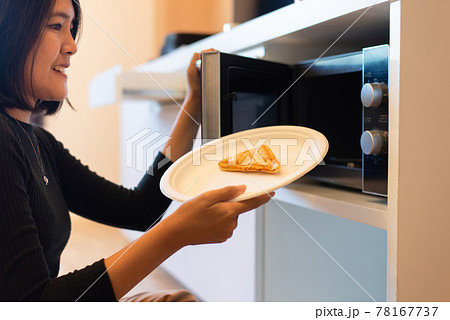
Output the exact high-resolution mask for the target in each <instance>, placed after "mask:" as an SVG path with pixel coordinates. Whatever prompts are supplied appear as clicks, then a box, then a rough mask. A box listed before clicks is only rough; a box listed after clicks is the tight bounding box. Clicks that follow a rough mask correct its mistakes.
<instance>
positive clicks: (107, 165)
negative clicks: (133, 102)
mask: <svg viewBox="0 0 450 320" xmlns="http://www.w3.org/2000/svg"><path fill="white" fill-rule="evenodd" d="M81 5H82V7H83V9H84V23H83V33H82V37H81V41H80V43H79V48H78V53H77V54H76V55H75V56H74V57H73V58H72V61H71V67H70V68H69V70H68V75H69V98H70V100H71V102H72V104H73V105H74V107H75V108H76V111H73V110H71V109H70V108H69V107H68V106H67V105H64V106H63V109H62V110H61V112H60V113H59V114H58V115H56V116H53V117H50V118H47V119H46V122H45V125H46V127H47V129H48V130H50V131H51V132H52V133H53V134H54V135H55V136H56V137H57V139H59V140H60V141H62V142H63V143H64V145H65V146H66V147H67V148H69V149H70V151H71V152H72V154H74V155H75V156H76V157H78V158H80V159H81V160H82V161H83V163H85V164H88V165H89V166H90V168H91V169H92V170H94V171H96V172H97V173H99V174H100V175H102V176H104V177H106V178H108V179H110V180H112V181H114V182H118V180H119V169H118V168H119V120H120V119H119V108H118V104H115V105H111V106H107V107H102V108H99V109H92V108H89V106H88V83H89V81H90V80H91V79H92V77H94V76H95V75H96V74H97V73H99V72H102V71H104V70H106V69H108V68H110V67H112V66H114V65H116V64H121V65H122V66H123V68H124V69H130V68H132V67H134V66H136V63H135V61H137V62H138V63H143V62H145V61H148V60H150V59H151V58H154V57H157V56H158V53H159V51H160V48H161V46H162V43H163V41H164V37H165V34H167V33H170V32H207V33H214V32H217V31H220V29H221V26H222V24H223V23H224V22H226V21H230V17H231V13H232V1H231V0H212V1H211V0H209V1H208V0H189V1H187V0H95V1H88V0H84V1H83V0H81ZM108 34H109V35H110V36H111V37H112V38H113V39H114V40H112V39H111V37H110V36H108ZM116 42H117V43H116ZM118 44H120V46H122V47H123V48H124V49H125V51H126V52H124V50H122V49H121V48H120V47H119V45H118Z"/></svg>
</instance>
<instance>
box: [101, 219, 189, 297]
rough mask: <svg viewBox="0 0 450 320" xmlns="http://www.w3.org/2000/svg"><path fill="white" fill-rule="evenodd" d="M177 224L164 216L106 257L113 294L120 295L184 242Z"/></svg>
mask: <svg viewBox="0 0 450 320" xmlns="http://www.w3.org/2000/svg"><path fill="white" fill-rule="evenodd" d="M176 234H177V231H176V226H175V225H173V223H171V221H170V219H166V220H163V221H161V222H160V223H158V224H157V225H156V226H155V227H153V228H152V229H150V230H149V231H147V232H146V233H144V234H143V235H142V236H141V237H140V238H138V239H137V240H135V241H134V242H132V243H131V244H129V245H128V246H127V247H125V248H123V249H122V250H120V251H119V252H117V253H115V254H114V255H112V256H111V257H109V258H107V259H105V266H106V269H107V273H108V276H109V278H110V281H111V284H112V287H113V290H114V293H115V296H116V298H117V299H120V298H122V297H123V296H124V295H125V294H126V293H127V292H128V291H130V290H131V289H132V288H133V287H134V286H135V285H137V284H138V283H139V282H140V281H141V280H143V279H144V278H145V277H146V276H147V275H148V274H149V273H150V272H152V271H153V270H154V269H156V268H157V267H158V266H159V265H160V264H161V263H162V262H163V261H164V260H166V259H167V258H169V257H170V256H171V255H172V254H174V253H175V252H176V251H178V250H179V249H181V248H182V247H183V246H184V245H183V244H182V243H181V241H180V238H178V237H177V236H176Z"/></svg>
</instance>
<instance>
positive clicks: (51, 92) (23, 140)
mask: <svg viewBox="0 0 450 320" xmlns="http://www.w3.org/2000/svg"><path fill="white" fill-rule="evenodd" d="M80 13H81V8H80V7H79V1H78V0H76V1H75V0H1V2H0V80H1V81H0V150H1V152H0V177H1V179H0V301H19V300H24V301H117V300H119V299H121V298H122V297H123V296H124V295H125V294H126V293H127V292H128V291H129V290H130V289H132V288H133V287H134V286H135V285H136V284H137V283H139V282H140V281H141V280H142V279H143V278H144V277H146V276H147V275H148V274H149V273H150V272H152V270H154V269H155V268H156V267H157V266H158V265H159V264H161V263H162V262H163V261H164V260H165V259H167V258H168V257H169V256H171V255H172V254H174V253H175V252H176V251H178V250H179V249H181V248H182V247H184V246H188V245H195V244H204V243H217V242H223V241H225V240H227V239H228V238H229V237H231V235H232V233H233V230H234V229H235V228H236V227H237V220H238V217H239V215H240V214H241V213H243V212H246V211H249V210H252V209H254V208H256V207H258V206H260V205H262V204H263V203H265V202H267V201H268V200H269V199H270V196H268V195H265V196H261V197H257V198H254V199H249V200H246V201H242V202H238V201H229V200H232V199H234V198H236V197H237V196H239V195H240V194H242V193H243V192H244V191H245V187H244V186H229V187H223V188H221V189H217V190H213V191H208V192H205V193H203V194H201V195H199V196H198V197H197V198H195V199H193V200H191V201H188V202H186V203H185V204H183V205H182V206H181V207H180V208H179V209H178V210H176V211H175V212H174V213H172V214H171V215H170V216H169V217H167V218H166V219H164V220H162V221H160V220H161V217H162V215H163V214H164V212H165V210H166V209H167V207H168V206H169V204H170V200H169V199H168V198H166V197H165V196H164V195H163V194H162V193H161V190H160V189H159V183H160V179H161V177H162V175H163V174H164V172H165V171H166V170H167V169H168V168H169V166H170V165H171V164H172V162H174V161H176V160H177V159H178V158H180V157H181V156H182V155H184V154H185V153H186V152H188V151H189V150H190V149H191V148H192V142H193V139H194V138H195V136H196V134H197V131H198V122H199V117H200V83H199V82H200V76H199V73H198V70H197V69H196V68H195V62H196V61H197V60H198V58H199V54H198V53H197V54H194V56H193V57H192V60H191V63H190V65H189V67H188V70H187V78H188V90H187V96H186V99H185V101H184V103H183V106H182V110H181V112H180V115H179V116H178V118H177V120H176V122H175V125H174V128H173V131H172V133H171V139H170V140H169V142H167V144H166V145H165V147H164V149H163V151H162V153H159V154H158V156H157V157H156V159H155V161H154V163H153V167H151V168H149V170H148V171H147V172H148V173H146V174H144V176H143V178H142V180H141V181H140V183H139V184H138V186H137V187H136V188H134V189H132V190H131V189H126V188H124V187H122V186H118V185H116V184H114V183H112V182H109V181H107V180H106V179H104V178H102V177H100V176H98V175H97V174H96V173H95V172H93V171H91V170H90V169H89V168H88V167H87V166H85V165H83V164H82V163H81V162H80V161H79V160H77V159H76V158H75V157H74V156H72V155H71V153H70V152H69V151H68V150H67V149H66V148H64V146H63V144H62V143H60V142H59V141H58V140H56V139H55V138H54V137H53V135H52V134H50V133H49V132H48V131H46V130H44V129H42V128H39V127H34V126H33V125H31V124H30V117H31V114H32V113H39V112H43V113H45V114H53V113H55V112H56V111H58V110H59V108H60V107H61V103H62V101H64V99H66V97H67V94H68V90H67V81H68V77H67V75H66V74H65V69H66V68H68V67H69V65H70V58H71V57H72V56H73V55H74V54H75V53H76V52H77V45H76V43H75V39H76V36H77V34H78V29H79V25H80ZM69 211H71V212H73V213H75V214H78V215H80V216H83V217H86V218H88V219H91V220H94V221H97V222H101V223H103V224H107V225H110V226H116V227H121V228H128V229H134V230H140V231H145V233H144V234H143V236H142V237H141V238H139V239H138V240H136V241H134V242H133V243H131V244H129V245H128V246H126V247H125V248H123V249H122V250H120V251H118V252H117V253H115V254H113V255H112V256H110V257H107V258H105V259H101V260H99V261H96V262H93V264H92V265H90V266H87V267H85V268H82V269H80V270H76V271H74V272H72V273H69V274H66V275H63V276H59V277H58V271H59V265H60V258H61V252H62V251H63V249H64V247H65V246H66V244H67V241H68V238H69V235H70V229H71V222H70V216H69ZM139 299H140V300H143V301H155V300H158V299H159V301H195V300H196V299H195V298H194V297H193V296H192V295H190V294H188V293H186V292H175V293H172V294H170V295H167V294H156V295H155V294H152V295H149V294H146V295H144V296H140V298H139ZM126 301H130V300H129V299H128V300H126Z"/></svg>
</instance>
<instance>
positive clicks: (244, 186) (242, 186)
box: [236, 184, 247, 193]
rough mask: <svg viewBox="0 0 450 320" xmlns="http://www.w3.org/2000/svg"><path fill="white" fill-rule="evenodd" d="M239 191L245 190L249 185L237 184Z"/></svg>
mask: <svg viewBox="0 0 450 320" xmlns="http://www.w3.org/2000/svg"><path fill="white" fill-rule="evenodd" d="M236 188H237V190H238V192H239V193H243V192H245V189H247V186H246V185H245V184H242V185H240V186H236Z"/></svg>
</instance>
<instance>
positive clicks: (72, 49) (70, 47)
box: [61, 33, 78, 55]
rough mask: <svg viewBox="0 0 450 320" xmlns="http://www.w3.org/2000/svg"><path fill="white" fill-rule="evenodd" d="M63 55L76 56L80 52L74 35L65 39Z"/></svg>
mask: <svg viewBox="0 0 450 320" xmlns="http://www.w3.org/2000/svg"><path fill="white" fill-rule="evenodd" d="M61 49H62V54H68V55H74V54H75V53H77V51H78V47H77V44H76V42H75V40H74V38H73V37H72V34H70V33H69V34H68V35H67V36H66V38H65V41H64V44H63V46H62V48H61Z"/></svg>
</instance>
